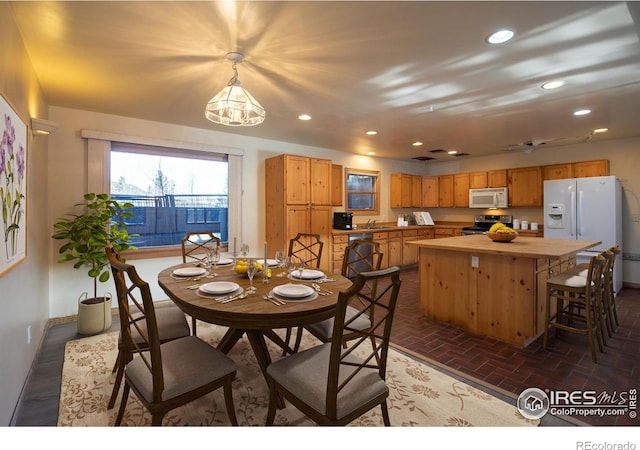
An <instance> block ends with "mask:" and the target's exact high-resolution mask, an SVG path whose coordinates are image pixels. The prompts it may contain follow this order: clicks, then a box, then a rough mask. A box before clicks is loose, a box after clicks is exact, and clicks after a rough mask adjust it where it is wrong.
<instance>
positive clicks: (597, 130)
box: [593, 128, 609, 133]
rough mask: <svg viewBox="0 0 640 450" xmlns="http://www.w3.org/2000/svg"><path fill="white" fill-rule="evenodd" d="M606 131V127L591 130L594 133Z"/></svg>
mask: <svg viewBox="0 0 640 450" xmlns="http://www.w3.org/2000/svg"><path fill="white" fill-rule="evenodd" d="M607 131H609V129H608V128H596V129H595V130H593V132H594V133H606V132H607Z"/></svg>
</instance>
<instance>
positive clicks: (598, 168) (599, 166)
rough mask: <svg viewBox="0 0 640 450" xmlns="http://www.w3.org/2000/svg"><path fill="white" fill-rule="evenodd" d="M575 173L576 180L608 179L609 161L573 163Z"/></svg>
mask: <svg viewBox="0 0 640 450" xmlns="http://www.w3.org/2000/svg"><path fill="white" fill-rule="evenodd" d="M573 172H574V174H575V175H574V176H575V177H576V178H584V177H606V176H608V175H609V160H608V159H599V160H596V161H582V162H577V163H573Z"/></svg>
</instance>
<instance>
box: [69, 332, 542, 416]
mask: <svg viewBox="0 0 640 450" xmlns="http://www.w3.org/2000/svg"><path fill="white" fill-rule="evenodd" d="M225 330H226V328H223V327H219V326H215V325H209V324H206V323H200V322H199V323H198V336H199V337H200V338H201V339H203V340H205V341H207V342H209V343H210V344H213V345H215V344H216V343H217V342H218V341H219V340H220V338H221V337H222V335H223V333H224V331H225ZM117 340H118V333H117V332H111V333H108V334H102V335H97V336H91V337H87V338H83V339H78V340H73V341H69V342H68V343H67V344H66V348H65V358H64V366H63V371H62V387H61V394H60V407H59V414H58V426H74V427H79V426H113V424H114V422H115V417H116V414H117V410H118V407H119V402H120V399H118V402H117V403H116V407H115V408H113V409H111V410H108V409H107V403H108V402H109V397H110V395H111V390H112V387H113V383H114V379H115V374H113V373H112V372H111V369H112V368H113V364H114V361H115V358H116V354H117ZM316 343H317V341H314V339H313V338H312V337H310V336H309V334H308V333H305V335H304V338H303V345H302V348H304V347H305V346H312V345H315V344H316ZM268 344H269V345H270V350H271V352H270V353H271V355H272V358H274V359H275V358H278V357H279V354H280V353H279V352H278V349H277V348H276V347H275V346H273V345H272V344H271V343H270V342H269V341H268ZM229 356H230V357H231V358H232V359H233V360H234V361H235V362H236V364H237V366H238V370H237V375H236V380H235V381H234V385H233V396H234V402H235V408H236V415H237V418H238V422H239V423H240V425H244V426H260V425H264V422H265V418H266V414H267V403H268V389H267V385H266V382H265V380H264V378H263V376H262V374H261V373H260V369H259V368H258V365H257V363H256V360H255V358H254V356H253V352H252V350H251V347H250V346H249V343H248V341H247V340H246V338H243V339H242V340H241V341H240V342H238V344H237V345H236V346H235V347H234V348H233V350H232V351H231V352H230V353H229ZM387 385H388V386H389V389H390V395H389V398H388V400H387V403H388V406H389V415H390V418H391V424H392V425H393V426H409V427H411V426H413V427H423V426H435V427H448V426H465V427H467V426H536V425H538V421H532V420H527V419H525V418H524V417H522V416H521V415H520V413H519V412H518V411H517V409H516V407H515V406H514V404H515V401H514V402H513V404H508V403H506V402H504V401H502V400H500V399H498V398H496V397H493V396H491V395H489V394H487V393H486V392H483V391H481V390H479V389H476V388H474V387H472V386H470V385H469V384H466V383H464V382H462V381H459V380H457V379H455V378H452V377H450V376H448V375H446V374H444V373H442V372H441V371H439V370H437V369H435V368H432V367H431V366H429V365H426V364H423V363H422V362H420V361H417V360H416V359H414V358H411V357H408V356H405V355H404V354H402V353H400V352H398V351H396V350H393V349H390V350H389V358H388V364H387ZM150 422H151V416H150V415H149V413H148V412H147V411H146V409H145V408H144V407H143V406H142V405H141V404H140V403H139V402H138V400H137V398H136V396H135V394H133V392H132V393H131V394H130V396H129V401H128V402H127V409H126V412H125V416H124V419H123V426H148V425H150ZM275 424H276V425H289V426H311V425H313V422H311V421H310V420H308V419H307V418H306V417H305V416H304V415H302V414H301V413H300V412H299V411H298V410H297V409H295V408H294V407H293V406H291V405H288V406H287V407H286V408H284V409H282V410H279V411H278V414H277V415H276V422H275ZM163 425H175V426H184V425H190V426H202V425H208V426H226V425H229V421H228V418H227V414H226V411H225V406H224V400H223V397H222V389H219V390H217V391H215V392H212V393H211V394H209V395H207V396H205V397H203V398H201V399H199V400H196V401H194V402H192V403H190V404H187V405H185V406H182V407H180V408H177V409H175V410H173V411H170V412H169V413H168V414H167V415H166V416H165V418H164V421H163ZM352 425H354V426H382V425H383V422H382V415H381V411H380V408H379V407H376V408H374V409H372V410H371V411H369V412H368V413H367V414H366V415H364V416H362V417H360V418H359V419H357V420H356V421H354V422H353V423H352Z"/></svg>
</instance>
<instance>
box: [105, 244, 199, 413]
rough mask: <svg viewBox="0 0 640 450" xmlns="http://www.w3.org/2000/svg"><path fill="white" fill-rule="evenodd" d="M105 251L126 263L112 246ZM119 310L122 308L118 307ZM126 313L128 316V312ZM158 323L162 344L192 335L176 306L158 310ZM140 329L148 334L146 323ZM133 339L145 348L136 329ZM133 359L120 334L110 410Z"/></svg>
mask: <svg viewBox="0 0 640 450" xmlns="http://www.w3.org/2000/svg"><path fill="white" fill-rule="evenodd" d="M105 251H106V253H107V257H108V258H109V260H110V261H111V260H116V261H120V262H124V261H123V260H122V258H121V257H120V255H119V254H118V253H117V252H116V250H115V249H114V248H113V246H112V245H111V244H109V245H108V246H107V247H106V249H105ZM118 309H120V308H119V307H118ZM124 313H125V314H126V311H125V312H124ZM120 314H123V312H122V311H120ZM156 322H157V325H158V337H159V339H160V342H162V343H164V342H169V341H172V340H174V339H178V338H182V337H185V336H189V334H190V330H189V324H188V323H187V319H186V317H185V315H184V313H183V312H182V311H181V310H180V308H178V307H177V306H175V305H171V306H163V307H161V308H157V309H156ZM140 328H141V329H142V332H143V334H146V333H147V331H146V323H145V322H141V323H140ZM133 339H134V340H135V341H136V343H137V345H138V346H139V347H140V348H144V345H145V341H144V339H143V338H142V337H141V335H140V333H137V331H136V330H135V329H134V330H133ZM132 358H133V355H132V354H130V353H129V354H126V352H125V351H124V346H123V340H122V333H120V336H119V337H118V355H117V357H116V363H115V364H114V366H113V372H116V379H115V382H114V385H113V390H112V392H111V398H110V399H109V404H108V409H111V408H113V407H114V405H115V403H116V400H117V398H118V393H119V392H120V385H121V384H122V378H123V376H124V368H125V366H126V365H127V363H128V362H129V361H131V359H132Z"/></svg>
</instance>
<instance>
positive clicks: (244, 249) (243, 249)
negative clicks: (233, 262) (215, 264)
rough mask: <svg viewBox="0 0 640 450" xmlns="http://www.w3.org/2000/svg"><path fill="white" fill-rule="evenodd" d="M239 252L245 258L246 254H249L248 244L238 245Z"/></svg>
mask: <svg viewBox="0 0 640 450" xmlns="http://www.w3.org/2000/svg"><path fill="white" fill-rule="evenodd" d="M240 253H242V256H243V257H244V258H246V257H247V255H248V254H249V244H242V245H241V246H240Z"/></svg>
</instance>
